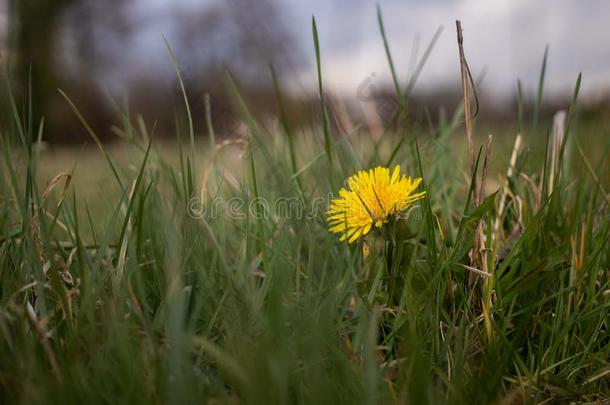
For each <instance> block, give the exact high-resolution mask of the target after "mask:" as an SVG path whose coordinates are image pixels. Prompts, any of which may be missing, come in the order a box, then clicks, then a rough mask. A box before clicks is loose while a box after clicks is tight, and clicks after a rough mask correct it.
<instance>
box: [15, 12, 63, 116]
mask: <svg viewBox="0 0 610 405" xmlns="http://www.w3.org/2000/svg"><path fill="white" fill-rule="evenodd" d="M9 1H10V7H11V14H12V16H13V19H12V21H11V23H12V26H11V29H10V32H11V35H12V36H13V38H12V39H11V41H10V43H11V44H12V46H14V48H15V49H14V50H13V54H14V55H15V61H14V63H15V64H14V69H15V71H14V73H15V75H16V78H17V81H18V83H19V86H20V92H19V94H20V95H21V96H22V97H23V98H24V99H26V100H27V89H28V85H31V89H32V108H33V111H32V118H33V120H34V122H33V124H34V125H38V123H39V122H40V119H41V118H42V117H43V116H44V114H45V112H46V111H47V109H48V106H49V101H50V100H51V99H52V98H53V96H54V93H55V92H56V91H57V78H56V73H55V60H54V55H55V43H56V39H57V35H56V34H57V32H56V31H57V19H58V17H59V16H60V14H61V11H62V10H63V9H64V8H65V7H66V6H67V5H69V4H70V3H71V2H73V1H74V0H9Z"/></svg>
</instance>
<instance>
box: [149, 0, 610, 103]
mask: <svg viewBox="0 0 610 405" xmlns="http://www.w3.org/2000/svg"><path fill="white" fill-rule="evenodd" d="M210 1H219V0H205V1H202V0H141V2H142V3H141V4H142V6H143V9H146V10H148V11H149V12H150V11H152V10H156V11H157V12H159V11H161V13H160V14H161V15H163V12H162V10H163V9H167V10H169V9H171V8H172V7H176V6H177V4H179V6H181V7H199V6H201V4H202V3H205V2H210ZM379 3H380V5H381V8H382V11H383V14H384V20H385V25H386V31H387V34H388V37H389V40H390V44H391V49H392V53H393V56H394V60H395V63H396V66H397V70H398V73H399V75H400V76H401V79H402V81H403V83H405V82H406V77H407V72H408V68H409V62H410V55H411V53H412V52H413V48H414V40H415V39H416V38H419V54H420V55H421V54H422V52H423V50H424V48H425V47H426V45H427V43H428V42H429V41H430V39H431V38H432V36H433V34H434V32H435V31H436V29H437V28H438V27H443V33H442V34H441V37H440V39H439V41H438V43H437V45H436V47H435V48H434V51H433V53H432V55H431V57H430V59H429V61H428V64H427V66H426V68H425V69H424V70H423V73H422V75H421V76H420V81H419V82H418V88H419V89H422V90H429V89H432V90H433V89H434V88H435V87H436V86H439V85H450V84H452V83H455V81H456V80H457V79H458V77H459V76H458V75H459V65H458V62H457V48H456V39H455V20H456V19H460V20H461V21H462V25H463V28H464V39H465V49H466V56H467V58H468V60H469V64H470V67H471V69H472V71H473V75H475V76H478V75H479V74H480V73H481V72H482V71H485V72H486V76H485V80H484V86H485V89H486V90H487V91H489V92H497V93H498V94H499V95H509V94H511V93H512V92H514V89H515V87H516V81H517V78H520V79H521V80H522V81H523V83H524V85H525V88H526V89H534V88H535V87H536V83H537V80H538V75H539V71H540V63H541V60H542V55H543V53H544V48H545V46H546V45H549V59H548V69H547V89H548V92H549V93H555V94H558V93H559V94H563V93H569V92H571V90H572V88H573V85H574V82H575V79H576V77H577V75H578V73H579V72H582V73H583V93H584V94H586V96H588V97H597V96H599V95H600V94H601V93H602V92H604V91H606V90H608V89H610V1H608V0H586V1H583V0H535V1H533V0H411V1H405V0H380V1H379ZM278 4H280V5H281V7H282V8H283V10H282V11H283V15H284V16H285V18H286V21H287V25H288V27H289V28H290V29H291V30H292V31H293V32H294V34H295V35H296V38H297V39H298V41H299V43H300V46H301V48H302V50H303V51H304V54H305V55H306V56H307V57H308V58H311V60H312V61H313V45H312V39H311V16H312V15H315V16H316V19H317V23H318V30H319V34H320V41H321V50H322V58H323V69H324V73H325V79H326V85H327V86H328V88H330V89H333V90H335V91H341V92H344V93H347V95H349V94H350V93H352V94H354V93H355V91H356V88H357V87H358V84H359V83H361V82H362V81H363V80H364V79H366V78H367V77H369V76H370V75H371V74H372V73H374V74H375V80H379V81H383V80H386V79H387V78H388V77H389V76H388V74H389V70H388V67H387V63H386V59H385V54H384V50H383V45H382V42H381V39H380V35H379V29H378V26H377V19H376V10H375V7H376V2H375V1H372V0H278ZM154 14H156V15H159V14H158V13H154ZM163 26H164V25H163V24H158V25H156V28H157V29H159V28H160V27H163ZM146 32H147V33H146V34H145V35H146V40H145V41H146V42H147V43H148V47H144V48H143V49H147V50H146V52H151V51H152V48H154V47H157V48H159V49H162V44H160V43H159V42H160V41H159V40H158V36H157V35H155V32H154V29H153V30H151V29H148V30H147V31H146ZM149 48H150V49H149ZM313 68H314V65H313V63H310V64H309V65H308V66H306V67H305V68H304V69H302V71H301V72H300V73H299V74H298V75H297V76H298V77H296V78H295V83H299V84H305V85H306V84H308V83H310V82H311V81H312V80H314V79H315V71H314V70H313Z"/></svg>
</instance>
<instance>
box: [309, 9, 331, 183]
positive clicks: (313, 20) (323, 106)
mask: <svg viewBox="0 0 610 405" xmlns="http://www.w3.org/2000/svg"><path fill="white" fill-rule="evenodd" d="M311 30H312V32H313V44H314V50H315V53H316V68H317V72H318V93H319V97H320V110H321V112H322V129H323V131H324V151H325V152H326V157H327V158H328V177H329V180H330V184H331V186H332V188H333V189H335V185H334V176H333V156H332V142H331V140H330V127H329V122H328V111H327V108H326V100H325V98H324V88H323V86H322V62H321V60H320V42H319V40H318V28H317V26H316V18H315V17H313V16H312V17H311Z"/></svg>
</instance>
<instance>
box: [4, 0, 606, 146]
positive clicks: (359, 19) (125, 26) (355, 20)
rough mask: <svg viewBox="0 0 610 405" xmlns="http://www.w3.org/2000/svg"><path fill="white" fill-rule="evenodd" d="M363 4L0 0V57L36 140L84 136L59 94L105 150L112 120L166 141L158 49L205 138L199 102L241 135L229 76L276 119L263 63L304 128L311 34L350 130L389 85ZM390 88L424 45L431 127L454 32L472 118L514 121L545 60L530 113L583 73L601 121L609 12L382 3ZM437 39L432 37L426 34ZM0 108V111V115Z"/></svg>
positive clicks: (452, 55) (376, 112) (468, 1)
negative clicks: (136, 120)
mask: <svg viewBox="0 0 610 405" xmlns="http://www.w3.org/2000/svg"><path fill="white" fill-rule="evenodd" d="M376 5H377V3H376V2H375V1H371V0H307V1H306V0H104V1H99V0H98V1H96V0H0V53H1V55H2V65H3V66H4V69H5V70H6V71H7V72H8V74H9V76H10V77H11V83H12V85H13V92H14V94H16V96H17V99H18V100H21V101H20V102H21V103H22V105H25V100H27V96H26V95H27V93H28V83H30V84H31V93H32V99H33V112H32V113H33V116H34V118H35V119H39V118H40V117H42V116H44V117H45V134H44V138H45V140H46V141H49V142H52V143H76V144H82V143H83V142H84V141H85V140H86V139H87V137H86V135H85V134H84V131H83V129H82V127H81V125H80V124H79V123H78V121H77V120H76V118H75V116H74V114H73V112H72V111H71V110H70V108H69V106H68V104H67V103H66V101H65V100H64V99H63V97H62V96H61V95H60V94H59V93H58V91H57V89H58V88H61V89H62V90H64V91H65V92H66V93H67V94H68V95H69V96H70V98H72V99H73V100H74V102H75V104H76V105H77V106H78V107H79V109H80V110H81V112H82V113H83V115H84V116H85V117H86V118H87V120H88V121H89V122H90V123H91V125H92V127H93V128H94V129H95V130H96V131H97V132H98V134H99V135H100V137H102V138H104V139H105V140H112V139H115V138H116V135H115V134H114V133H113V131H112V126H113V125H116V124H118V123H120V121H121V119H122V118H121V113H120V111H122V110H128V111H129V112H130V114H131V115H132V116H136V115H139V114H141V115H142V116H143V117H144V119H145V120H147V122H150V123H153V122H154V123H155V128H156V131H157V132H158V133H159V134H160V135H166V134H171V133H173V132H172V128H173V127H174V125H175V122H176V116H177V115H179V114H182V113H181V112H180V111H181V105H182V101H181V98H182V95H181V93H180V88H179V85H178V82H177V80H176V74H175V68H174V65H173V63H172V60H171V57H170V56H169V53H168V50H167V47H166V45H165V42H164V37H165V38H166V40H167V42H168V44H169V45H170V46H171V48H172V49H173V51H174V52H175V54H176V57H177V61H178V63H179V65H180V69H181V71H182V74H183V77H184V80H185V84H186V88H187V93H188V96H189V99H190V102H191V104H192V109H193V115H194V119H195V125H196V129H197V132H198V133H199V134H202V135H204V134H205V125H204V116H205V114H204V95H205V94H206V93H208V94H209V95H210V99H211V105H212V116H213V121H214V125H215V126H216V128H217V130H218V132H219V134H220V136H231V135H232V134H233V133H234V132H235V131H238V128H239V125H238V123H239V120H238V117H237V114H236V113H235V109H234V108H233V104H232V101H231V99H230V96H229V94H230V92H228V91H227V89H226V73H225V72H226V71H230V72H231V74H232V75H233V76H234V77H235V78H236V81H237V82H238V84H239V87H240V90H241V92H242V93H243V94H244V96H245V97H246V99H247V100H249V101H250V102H251V103H250V105H251V106H252V108H253V109H254V110H255V113H257V116H258V117H262V118H263V119H264V117H269V119H270V120H271V119H272V117H273V116H274V114H275V111H276V101H275V96H274V94H273V88H272V82H271V79H270V75H269V66H270V64H272V65H273V66H274V67H275V69H276V70H277V72H278V76H279V79H280V83H281V85H282V88H283V91H284V93H285V97H286V100H287V104H288V106H289V108H288V109H289V114H290V117H291V120H293V121H294V122H295V123H298V122H300V123H311V122H315V120H316V119H318V118H316V117H318V115H319V113H318V111H317V93H316V91H317V89H316V85H317V82H316V80H317V77H316V70H315V55H314V47H313V40H312V32H311V17H312V15H315V17H316V20H317V25H318V31H319V35H320V48H321V56H322V70H323V76H324V85H325V89H326V91H327V92H328V94H329V97H330V98H331V100H332V103H331V104H332V107H333V109H335V110H336V112H339V113H340V114H339V115H341V116H343V117H344V118H345V121H349V122H350V123H364V124H365V125H374V123H377V124H379V125H383V123H384V120H385V119H387V116H388V110H391V109H392V103H393V102H394V101H393V100H392V92H393V90H392V89H393V85H392V82H391V80H390V72H389V68H388V64H387V60H386V57H385V53H384V47H383V43H382V40H381V36H380V33H379V27H378V23H377V16H376ZM379 5H380V7H381V10H382V12H383V16H384V22H385V27H386V32H387V36H388V40H389V43H390V48H391V51H392V54H393V58H394V62H395V65H396V71H397V74H398V76H399V78H400V79H401V83H400V84H401V86H402V87H403V88H404V87H406V86H407V83H408V80H409V78H411V77H413V76H414V75H415V73H416V72H417V66H418V62H419V61H421V60H422V58H423V57H424V56H425V54H426V49H427V48H428V46H429V44H430V43H431V41H432V42H433V45H434V46H433V48H432V51H431V53H430V54H429V57H428V59H427V61H426V64H425V66H424V67H423V69H422V70H421V74H420V75H419V77H418V81H417V83H416V85H415V87H414V90H413V98H414V100H415V102H413V103H412V106H411V107H410V108H411V112H412V113H413V114H415V115H418V116H420V117H430V116H432V117H434V116H435V115H436V114H437V113H438V111H440V109H445V110H447V111H449V112H450V111H451V110H452V109H453V108H455V107H456V106H457V105H458V103H459V101H460V96H459V94H460V87H459V63H458V52H457V46H456V39H455V20H456V19H461V20H462V25H463V28H464V38H465V50H466V57H467V59H468V61H469V64H470V67H471V70H472V74H473V76H474V77H475V79H476V80H477V81H478V82H479V86H478V87H479V95H480V98H481V115H480V120H482V121H485V122H490V123H500V124H501V123H503V122H506V123H509V122H511V120H512V121H513V122H514V118H515V116H516V114H517V113H516V111H517V108H516V94H517V80H518V79H519V80H520V81H521V83H522V89H523V95H524V98H525V100H526V103H525V105H526V108H531V105H532V100H533V98H534V97H535V95H536V91H537V86H538V81H539V76H540V69H541V64H542V59H543V55H544V53H545V48H546V47H547V46H548V65H547V69H546V76H545V83H544V84H545V88H544V104H543V109H542V111H541V114H542V115H543V116H544V115H546V116H551V115H552V114H553V113H554V112H555V111H556V110H557V109H560V108H565V105H566V100H568V99H569V97H570V95H571V92H572V89H573V86H574V82H575V80H576V77H577V75H578V73H579V72H582V73H583V81H582V88H581V100H582V102H583V104H582V106H583V107H582V108H583V109H584V110H586V111H587V112H588V113H589V116H593V117H598V118H599V117H601V118H600V119H603V120H606V121H607V120H608V116H609V115H610V114H608V112H609V111H610V109H609V107H608V106H609V105H610V103H609V101H608V100H610V42H609V41H608V38H610V2H608V1H606V0H588V1H587V2H582V1H578V0H540V1H529V0H456V1H452V0H411V1H399V0H380V1H379ZM435 35H436V36H435ZM2 102H3V101H2V100H0V103H2ZM3 110H4V108H3Z"/></svg>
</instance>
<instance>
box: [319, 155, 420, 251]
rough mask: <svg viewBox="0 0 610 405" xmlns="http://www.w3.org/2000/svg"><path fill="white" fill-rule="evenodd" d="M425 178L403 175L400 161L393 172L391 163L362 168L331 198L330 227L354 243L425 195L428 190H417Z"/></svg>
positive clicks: (332, 230) (344, 238)
mask: <svg viewBox="0 0 610 405" xmlns="http://www.w3.org/2000/svg"><path fill="white" fill-rule="evenodd" d="M421 181H422V179H421V178H416V179H411V177H406V176H405V175H401V174H400V167H399V166H398V165H396V166H395V167H394V170H393V172H392V174H391V175H390V169H389V168H387V167H376V168H375V169H370V170H368V171H366V170H361V171H359V172H358V173H356V174H354V175H353V176H351V177H350V178H348V179H347V186H348V188H347V189H345V188H341V189H340V190H339V197H338V198H334V199H332V200H331V203H330V207H329V209H328V211H327V212H326V214H327V215H328V218H327V221H328V224H329V230H330V231H331V232H333V233H342V235H341V238H340V240H342V241H343V240H346V239H347V240H348V241H349V243H352V242H354V241H356V240H357V239H358V238H359V237H361V236H364V235H366V234H368V233H369V231H370V230H371V228H372V227H373V226H375V227H376V228H381V227H382V226H383V224H385V223H386V222H388V221H389V220H390V219H391V218H393V217H395V216H396V215H398V214H400V213H401V212H404V211H405V210H406V209H407V208H408V207H409V206H410V205H411V204H412V203H413V202H414V201H417V200H419V199H421V198H423V197H424V195H425V194H426V192H425V191H422V192H419V193H415V189H416V188H417V186H418V185H419V183H421Z"/></svg>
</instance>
